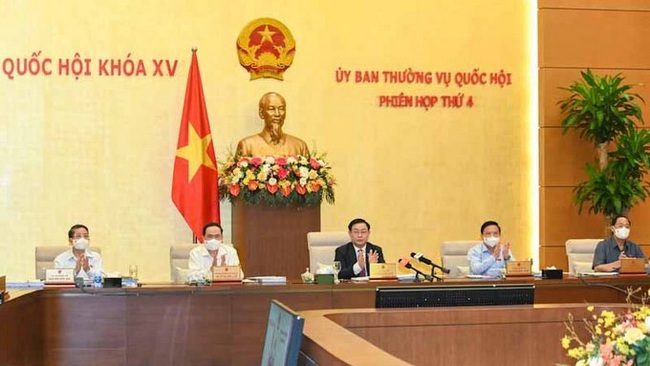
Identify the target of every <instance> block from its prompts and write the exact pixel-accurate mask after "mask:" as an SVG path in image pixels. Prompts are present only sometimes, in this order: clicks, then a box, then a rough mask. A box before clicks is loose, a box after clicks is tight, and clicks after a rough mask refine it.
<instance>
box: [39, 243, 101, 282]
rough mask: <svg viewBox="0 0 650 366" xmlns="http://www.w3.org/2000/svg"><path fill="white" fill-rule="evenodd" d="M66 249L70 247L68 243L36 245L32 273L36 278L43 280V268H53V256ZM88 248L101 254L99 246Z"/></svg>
mask: <svg viewBox="0 0 650 366" xmlns="http://www.w3.org/2000/svg"><path fill="white" fill-rule="evenodd" d="M68 249H70V246H69V245H49V246H38V247H36V248H35V250H34V257H35V261H34V263H35V266H34V273H35V275H36V279H39V280H44V279H45V270H46V269H50V268H54V258H56V256H57V255H59V254H61V253H63V252H65V251H66V250H68ZM89 249H90V250H92V251H93V252H97V253H99V254H102V249H101V248H99V247H90V248H89Z"/></svg>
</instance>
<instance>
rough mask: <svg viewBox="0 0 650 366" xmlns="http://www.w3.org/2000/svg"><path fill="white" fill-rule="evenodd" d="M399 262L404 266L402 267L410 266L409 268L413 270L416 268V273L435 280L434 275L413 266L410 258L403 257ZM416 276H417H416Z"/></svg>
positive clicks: (431, 280) (426, 278)
mask: <svg viewBox="0 0 650 366" xmlns="http://www.w3.org/2000/svg"><path fill="white" fill-rule="evenodd" d="M397 263H399V265H400V266H402V267H406V268H408V269H412V270H414V271H415V273H417V274H418V275H421V276H422V277H424V279H425V280H427V281H430V282H433V277H431V276H430V275H428V274H426V273H422V272H420V270H418V269H417V268H415V267H413V266H412V265H411V263H409V260H408V259H406V258H401V259H400V260H399V261H398V262H397ZM416 277H417V276H416Z"/></svg>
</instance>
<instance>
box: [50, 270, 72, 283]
mask: <svg viewBox="0 0 650 366" xmlns="http://www.w3.org/2000/svg"><path fill="white" fill-rule="evenodd" d="M45 282H64V283H74V269H73V268H58V269H52V268H48V269H46V270H45Z"/></svg>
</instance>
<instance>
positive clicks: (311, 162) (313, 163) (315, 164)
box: [309, 158, 320, 170]
mask: <svg viewBox="0 0 650 366" xmlns="http://www.w3.org/2000/svg"><path fill="white" fill-rule="evenodd" d="M309 165H311V167H312V169H315V170H318V169H319V168H320V164H319V163H318V160H316V159H314V158H310V159H309Z"/></svg>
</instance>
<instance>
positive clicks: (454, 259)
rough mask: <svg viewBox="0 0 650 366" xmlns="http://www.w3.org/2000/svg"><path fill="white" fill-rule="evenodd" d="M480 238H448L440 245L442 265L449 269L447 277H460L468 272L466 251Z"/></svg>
mask: <svg viewBox="0 0 650 366" xmlns="http://www.w3.org/2000/svg"><path fill="white" fill-rule="evenodd" d="M480 243H481V241H480V240H449V241H443V242H442V245H441V246H440V257H441V259H442V266H443V267H445V268H447V269H449V271H450V272H449V277H462V276H465V275H467V274H469V261H468V260H467V252H469V250H470V248H472V247H473V246H475V245H477V244H480Z"/></svg>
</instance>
